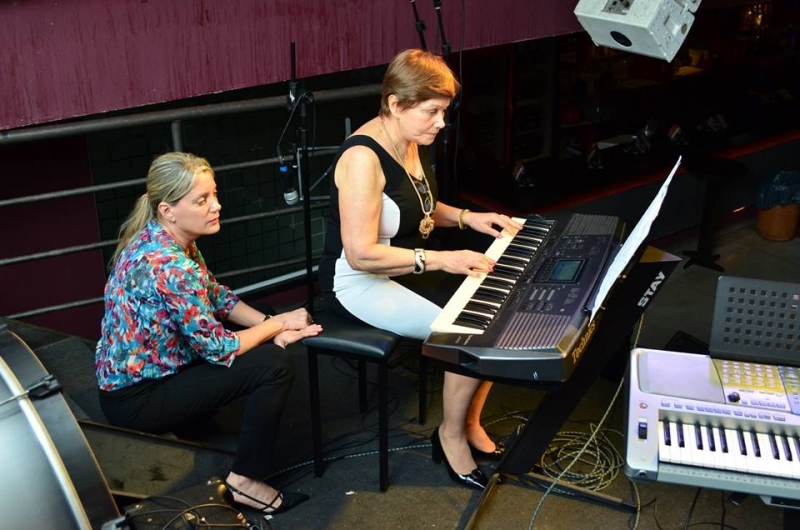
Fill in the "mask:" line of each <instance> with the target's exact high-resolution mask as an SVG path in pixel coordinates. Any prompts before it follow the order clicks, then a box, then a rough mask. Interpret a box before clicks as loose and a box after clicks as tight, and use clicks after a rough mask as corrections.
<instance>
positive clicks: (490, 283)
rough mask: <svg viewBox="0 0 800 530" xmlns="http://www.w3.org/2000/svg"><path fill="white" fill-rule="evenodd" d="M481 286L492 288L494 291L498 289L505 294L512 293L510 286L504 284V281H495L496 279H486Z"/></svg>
mask: <svg viewBox="0 0 800 530" xmlns="http://www.w3.org/2000/svg"><path fill="white" fill-rule="evenodd" d="M481 286H483V287H492V288H493V289H498V290H500V291H503V292H504V293H508V292H509V291H511V288H510V287H509V286H508V283H507V282H504V281H503V280H495V279H494V278H484V279H483V281H482V282H481Z"/></svg>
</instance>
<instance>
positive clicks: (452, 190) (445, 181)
mask: <svg viewBox="0 0 800 530" xmlns="http://www.w3.org/2000/svg"><path fill="white" fill-rule="evenodd" d="M433 7H434V9H435V10H436V19H437V21H438V23H439V35H441V37H442V57H443V58H444V62H445V63H446V64H447V65H449V64H450V44H449V43H448V42H447V37H445V34H444V23H443V22H442V2H441V0H433ZM457 98H458V94H456V97H455V98H454V99H453V102H451V103H450V106H449V107H448V108H447V110H446V111H445V113H444V130H443V131H442V132H443V134H442V163H441V166H440V167H441V172H438V171H437V173H439V174H440V175H441V176H442V178H441V179H440V181H439V182H440V183H441V184H442V186H441V189H442V193H441V196H442V197H443V198H444V199H445V200H447V202H450V203H453V202H454V201H455V198H456V195H457V192H458V186H457V185H456V183H455V182H454V181H455V175H453V168H452V163H451V160H450V157H451V154H450V148H449V147H450V133H451V129H452V124H451V122H450V115H451V111H452V109H453V107H454V106H457V105H458V104H457V103H456V101H457Z"/></svg>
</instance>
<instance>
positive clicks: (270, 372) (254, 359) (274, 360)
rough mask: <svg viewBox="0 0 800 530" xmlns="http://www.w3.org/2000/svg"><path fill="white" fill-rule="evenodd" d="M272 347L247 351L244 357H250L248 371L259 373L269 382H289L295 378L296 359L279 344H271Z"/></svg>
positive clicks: (261, 377) (263, 379)
mask: <svg viewBox="0 0 800 530" xmlns="http://www.w3.org/2000/svg"><path fill="white" fill-rule="evenodd" d="M268 346H271V347H259V348H255V349H253V350H251V351H249V352H247V353H246V354H245V355H244V356H243V357H242V358H240V359H237V362H238V361H239V360H241V359H243V358H246V357H248V356H251V358H250V359H248V363H247V364H248V365H249V366H248V371H250V373H251V374H253V375H256V374H258V376H259V378H260V379H261V380H262V381H263V382H265V383H267V382H269V383H272V384H274V383H275V382H276V381H284V382H286V383H288V384H291V382H292V381H293V380H294V361H293V360H292V357H291V355H290V354H289V352H287V351H286V350H284V349H283V348H281V347H279V346H275V345H274V344H270V345H268Z"/></svg>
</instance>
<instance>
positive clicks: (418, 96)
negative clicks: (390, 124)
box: [380, 50, 460, 116]
mask: <svg viewBox="0 0 800 530" xmlns="http://www.w3.org/2000/svg"><path fill="white" fill-rule="evenodd" d="M459 88H460V85H459V83H458V81H457V80H456V76H455V74H453V71H452V70H450V67H449V66H447V63H446V62H445V61H444V59H442V58H441V57H439V56H438V55H434V54H433V53H430V52H428V51H425V50H405V51H402V52H400V53H399V54H397V56H396V57H395V58H394V59H393V60H392V62H391V63H389V67H388V68H387V70H386V74H385V75H384V76H383V86H382V89H381V112H380V114H381V116H388V115H389V96H390V95H392V94H394V95H395V96H396V97H397V99H398V103H397V105H398V107H399V108H400V109H407V108H410V107H414V106H415V105H418V104H419V103H421V102H423V101H426V100H428V99H434V98H448V99H453V98H454V97H455V95H456V94H457V93H458V89H459Z"/></svg>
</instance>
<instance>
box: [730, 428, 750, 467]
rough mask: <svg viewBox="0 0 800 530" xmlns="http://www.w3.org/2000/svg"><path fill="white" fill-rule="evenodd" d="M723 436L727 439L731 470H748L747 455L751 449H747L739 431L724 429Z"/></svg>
mask: <svg viewBox="0 0 800 530" xmlns="http://www.w3.org/2000/svg"><path fill="white" fill-rule="evenodd" d="M725 437H726V438H727V440H728V455H729V456H730V466H731V467H730V468H731V469H732V470H733V471H739V472H744V473H746V472H748V463H747V457H748V456H749V454H750V452H751V451H749V450H748V449H747V446H746V445H745V443H744V440H745V439H744V437H743V436H742V433H741V431H739V430H738V429H725Z"/></svg>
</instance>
